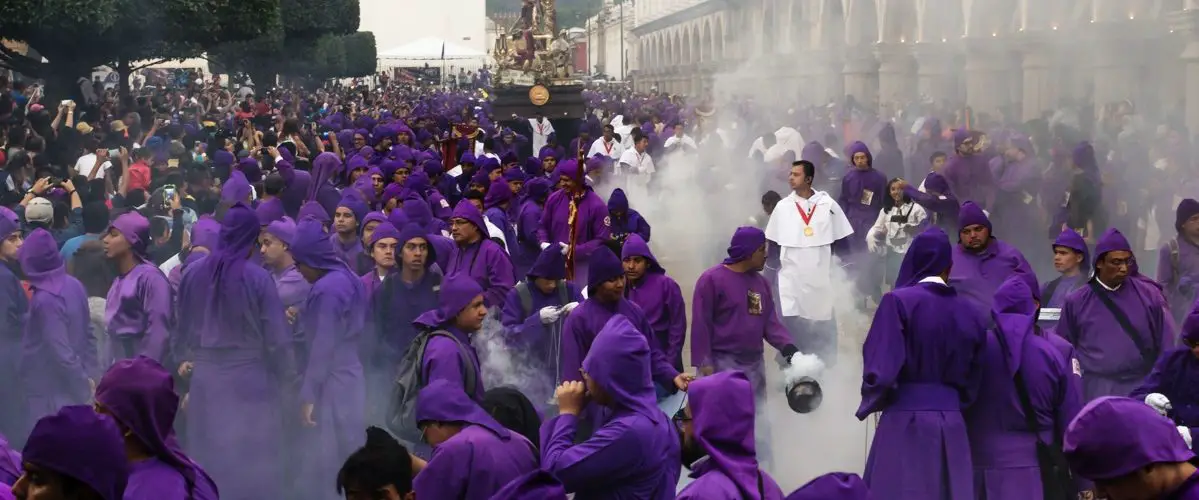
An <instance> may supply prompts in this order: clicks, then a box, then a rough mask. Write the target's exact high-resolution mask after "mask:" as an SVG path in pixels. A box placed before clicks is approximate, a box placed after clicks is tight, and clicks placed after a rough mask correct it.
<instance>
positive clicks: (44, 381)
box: [5, 229, 99, 422]
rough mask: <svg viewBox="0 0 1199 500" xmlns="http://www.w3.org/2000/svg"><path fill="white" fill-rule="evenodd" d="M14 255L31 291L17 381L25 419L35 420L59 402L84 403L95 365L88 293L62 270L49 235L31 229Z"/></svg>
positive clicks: (93, 375)
mask: <svg viewBox="0 0 1199 500" xmlns="http://www.w3.org/2000/svg"><path fill="white" fill-rule="evenodd" d="M19 259H20V261H21V269H22V271H24V273H25V279H26V280H27V281H28V282H29V288H30V289H31V290H32V295H31V296H30V298H29V318H28V321H27V322H26V323H25V334H24V335H23V336H22V338H21V359H20V374H21V377H20V381H21V385H22V387H23V392H24V394H25V404H26V405H27V406H26V408H27V409H28V411H29V420H28V421H29V422H35V421H37V419H39V418H41V417H43V416H45V415H51V414H53V413H54V412H55V411H57V410H58V409H59V408H61V407H63V406H67V405H75V404H86V403H87V401H88V398H89V397H90V396H91V392H92V388H93V387H94V386H95V379H96V377H97V372H98V371H99V369H98V368H97V365H96V344H95V337H93V336H92V324H91V315H90V314H89V313H88V309H87V291H86V290H84V289H83V285H82V284H81V283H79V280H77V279H75V277H74V276H71V275H69V274H67V269H66V267H65V266H64V265H63V262H62V256H61V255H59V254H58V246H57V245H56V244H55V243H54V236H53V235H51V234H50V232H49V231H46V230H45V229H34V230H33V232H32V233H29V238H27V239H26V240H25V244H24V245H22V246H21V250H20V252H19ZM13 382H14V381H11V380H10V381H6V382H5V383H13Z"/></svg>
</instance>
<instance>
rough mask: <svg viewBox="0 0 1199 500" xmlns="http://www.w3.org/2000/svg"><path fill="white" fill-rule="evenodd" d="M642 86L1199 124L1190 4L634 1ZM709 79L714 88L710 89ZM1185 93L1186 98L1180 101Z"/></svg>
mask: <svg viewBox="0 0 1199 500" xmlns="http://www.w3.org/2000/svg"><path fill="white" fill-rule="evenodd" d="M634 10H635V19H636V26H635V27H634V28H633V32H634V34H635V35H636V36H637V48H636V51H637V56H638V60H639V62H640V63H639V65H638V67H637V68H636V70H635V71H633V72H632V78H633V79H634V81H635V86H636V88H637V89H638V90H642V91H644V90H649V89H651V88H655V87H656V88H658V89H660V90H663V91H667V92H671V93H678V94H687V95H700V94H704V93H708V92H712V93H717V94H719V93H725V92H734V91H737V92H739V93H746V92H745V90H749V91H752V89H753V83H754V81H760V80H761V79H764V78H769V79H788V80H793V81H795V82H796V87H797V88H799V89H798V90H797V92H799V93H801V94H802V98H803V99H804V100H805V101H807V102H809V103H823V102H829V101H838V100H840V99H843V98H845V97H846V96H853V97H854V99H855V100H856V101H858V102H859V103H864V104H869V105H884V106H886V105H890V104H894V103H902V102H907V101H910V100H914V99H918V98H922V97H923V98H931V99H937V100H941V99H947V100H950V101H957V102H964V103H966V104H968V105H970V106H971V107H972V108H973V109H974V110H975V111H982V112H989V113H993V112H997V111H999V110H1000V108H1003V107H1005V105H1014V106H1015V109H1014V111H1013V110H1012V109H1011V108H1009V109H1008V111H1009V112H1015V113H1017V114H1019V115H1020V117H1022V118H1023V119H1032V118H1036V117H1039V116H1041V114H1042V113H1044V112H1046V111H1048V110H1051V109H1053V108H1054V107H1056V106H1057V105H1058V104H1059V103H1060V102H1062V100H1063V99H1074V98H1089V99H1090V100H1092V101H1093V102H1094V103H1096V106H1102V105H1104V104H1106V103H1111V102H1119V101H1124V100H1128V101H1131V102H1133V103H1136V104H1137V105H1138V106H1139V107H1149V108H1152V109H1156V110H1169V109H1178V107H1179V106H1185V109H1186V118H1187V125H1188V126H1189V127H1190V128H1191V130H1199V0H637V2H636V7H635V9H634ZM717 83H719V85H717ZM1184 101H1185V102H1184Z"/></svg>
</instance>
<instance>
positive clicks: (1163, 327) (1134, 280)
mask: <svg viewBox="0 0 1199 500" xmlns="http://www.w3.org/2000/svg"><path fill="white" fill-rule="evenodd" d="M1111 252H1127V254H1128V262H1125V263H1123V264H1125V265H1127V266H1128V270H1127V273H1126V274H1125V275H1124V279H1123V280H1122V281H1121V282H1119V283H1118V284H1115V279H1114V278H1116V277H1118V276H1119V275H1118V274H1115V275H1109V276H1107V277H1104V276H1103V275H1104V272H1105V270H1108V271H1109V272H1112V271H1114V272H1118V271H1119V269H1120V268H1121V267H1123V266H1117V265H1116V264H1112V263H1110V262H1109V261H1107V260H1106V257H1107V254H1108V253H1111ZM1135 262H1136V260H1135V256H1133V254H1132V247H1130V246H1129V244H1128V240H1126V239H1124V235H1122V234H1120V231H1118V230H1116V229H1114V228H1112V229H1108V230H1107V231H1106V232H1104V233H1103V236H1102V237H1100V238H1099V241H1098V242H1097V243H1096V244H1095V256H1094V262H1093V263H1092V266H1093V267H1094V268H1095V274H1094V276H1093V277H1092V278H1091V280H1090V282H1089V283H1088V284H1087V286H1085V287H1081V288H1080V289H1078V290H1076V291H1075V292H1074V293H1072V294H1070V296H1069V297H1066V303H1065V304H1064V305H1063V306H1062V316H1061V319H1060V320H1059V321H1058V323H1057V333H1058V335H1061V336H1062V337H1063V338H1065V339H1066V340H1068V341H1070V343H1071V344H1073V345H1074V347H1075V348H1076V349H1077V355H1078V362H1079V365H1080V367H1081V369H1082V382H1083V398H1084V400H1085V401H1090V400H1092V399H1095V398H1097V397H1100V396H1111V395H1124V394H1128V393H1130V392H1132V390H1133V389H1136V388H1137V386H1138V385H1140V383H1141V380H1143V379H1144V378H1145V376H1146V375H1148V374H1149V373H1150V371H1151V370H1152V368H1153V365H1154V363H1155V362H1156V361H1157V359H1158V358H1159V357H1160V356H1161V354H1162V353H1163V352H1164V351H1165V350H1166V349H1169V348H1170V347H1171V346H1173V345H1174V320H1173V318H1171V316H1170V314H1169V313H1168V312H1167V307H1166V304H1165V299H1164V298H1163V297H1162V294H1161V291H1160V290H1158V289H1157V288H1156V287H1155V286H1154V285H1152V284H1149V283H1147V282H1146V280H1143V279H1141V278H1139V277H1138V275H1136V273H1135V271H1134V269H1133V263H1135ZM1101 266H1102V267H1101ZM1105 279H1106V280H1109V281H1110V282H1111V284H1109V283H1104V281H1103V280H1105ZM1112 284H1115V286H1114V287H1113V286H1112ZM1109 302H1110V303H1111V305H1112V308H1109V307H1108V306H1107V303H1109ZM1121 320H1123V321H1125V322H1127V324H1128V326H1129V328H1127V329H1126V328H1124V327H1123V326H1122V325H1121Z"/></svg>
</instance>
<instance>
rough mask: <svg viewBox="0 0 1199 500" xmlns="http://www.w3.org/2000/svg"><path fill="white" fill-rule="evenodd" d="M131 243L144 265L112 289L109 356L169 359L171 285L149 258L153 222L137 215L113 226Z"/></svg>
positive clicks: (124, 217) (129, 215) (107, 316)
mask: <svg viewBox="0 0 1199 500" xmlns="http://www.w3.org/2000/svg"><path fill="white" fill-rule="evenodd" d="M110 229H116V230H117V231H118V232H119V233H121V235H122V236H124V237H125V240H126V241H128V242H129V246H130V247H131V248H132V250H133V253H134V255H135V256H136V258H137V259H138V260H139V261H140V262H139V263H138V264H137V265H136V266H133V269H131V270H130V271H129V272H128V273H126V274H124V275H121V276H117V278H116V280H114V281H113V282H112V288H109V289H108V298H107V302H106V306H105V310H104V320H105V323H107V324H108V342H109V348H108V349H106V350H105V352H107V353H109V354H110V355H111V356H112V357H113V359H111V360H107V359H106V360H102V363H103V364H104V365H108V364H111V362H112V361H115V360H117V359H126V358H131V357H134V356H138V355H142V356H148V357H150V358H153V359H155V360H158V361H160V362H161V361H163V360H164V359H165V358H166V355H167V350H168V347H169V346H168V342H169V339H170V328H171V324H172V319H173V316H172V314H171V313H172V311H171V309H172V305H173V301H172V300H171V284H170V282H168V281H167V278H166V276H165V275H163V274H162V271H160V270H159V269H158V267H157V266H155V265H154V264H153V263H151V262H149V258H148V257H147V254H146V249H147V246H148V245H149V240H150V222H149V221H148V220H146V218H145V217H142V215H141V214H139V213H137V212H128V213H125V214H121V216H120V217H117V219H116V220H114V221H113V222H112V226H111V227H110Z"/></svg>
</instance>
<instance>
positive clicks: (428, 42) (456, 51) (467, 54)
mask: <svg viewBox="0 0 1199 500" xmlns="http://www.w3.org/2000/svg"><path fill="white" fill-rule="evenodd" d="M443 47H444V49H445V58H446V59H447V60H452V59H480V58H484V57H487V54H484V53H482V52H479V51H477V50H475V49H471V48H468V47H463V46H461V45H457V44H454V43H453V42H447V41H445V40H442V39H440V38H437V37H426V38H421V39H419V40H416V41H413V42H409V43H406V44H404V45H401V46H399V47H395V48H393V49H390V50H386V51H384V52H383V53H381V54H379V58H380V59H410V60H426V59H432V60H439V59H441V51H442V48H443Z"/></svg>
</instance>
